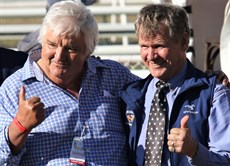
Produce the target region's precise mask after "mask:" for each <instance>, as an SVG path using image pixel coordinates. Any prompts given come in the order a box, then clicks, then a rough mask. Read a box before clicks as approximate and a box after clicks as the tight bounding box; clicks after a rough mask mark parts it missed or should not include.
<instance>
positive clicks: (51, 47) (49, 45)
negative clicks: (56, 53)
mask: <svg viewBox="0 0 230 166" xmlns="http://www.w3.org/2000/svg"><path fill="white" fill-rule="evenodd" d="M47 45H48V47H49V48H50V49H54V48H57V45H56V44H55V43H51V42H48V43H47Z"/></svg>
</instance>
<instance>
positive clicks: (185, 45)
mask: <svg viewBox="0 0 230 166" xmlns="http://www.w3.org/2000/svg"><path fill="white" fill-rule="evenodd" d="M181 46H182V49H183V50H184V51H187V49H188V47H189V34H188V33H187V32H184V33H183V35H182V40H181Z"/></svg>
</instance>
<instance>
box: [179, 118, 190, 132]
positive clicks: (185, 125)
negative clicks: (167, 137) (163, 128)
mask: <svg viewBox="0 0 230 166" xmlns="http://www.w3.org/2000/svg"><path fill="white" fill-rule="evenodd" d="M188 121H189V116H188V115H185V116H184V117H183V118H182V119H181V121H180V126H181V128H182V129H184V128H188Z"/></svg>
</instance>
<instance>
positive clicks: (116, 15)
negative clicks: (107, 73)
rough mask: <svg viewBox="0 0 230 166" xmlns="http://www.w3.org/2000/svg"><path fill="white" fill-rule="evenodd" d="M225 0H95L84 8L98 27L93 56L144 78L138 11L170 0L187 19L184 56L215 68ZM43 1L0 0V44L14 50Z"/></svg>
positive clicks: (36, 22)
mask: <svg viewBox="0 0 230 166" xmlns="http://www.w3.org/2000/svg"><path fill="white" fill-rule="evenodd" d="M227 1H228V0H97V1H96V3H94V4H92V5H89V6H88V7H89V8H90V10H91V11H92V13H93V14H94V15H95V17H96V19H97V22H98V26H99V32H100V35H99V37H100V38H99V45H98V46H97V47H96V50H95V52H94V55H96V56H100V57H101V58H102V59H113V60H116V61H118V62H120V63H122V64H123V65H125V66H127V67H128V68H129V69H131V71H132V72H134V73H135V74H137V75H139V76H141V77H145V76H147V75H148V73H149V72H148V71H147V70H146V68H145V67H144V65H143V64H142V62H141V59H140V55H139V46H138V45H137V40H136V36H135V32H134V21H135V19H136V16H137V13H138V11H139V10H140V9H141V8H142V7H143V6H144V5H146V4H148V3H153V2H156V3H166V2H170V3H173V4H176V5H179V6H182V7H184V8H185V10H186V11H187V12H188V14H189V18H190V29H191V32H192V33H191V34H192V35H191V38H190V47H189V50H188V52H187V57H188V58H189V59H190V61H191V62H192V63H193V64H194V65H195V66H196V67H198V68H199V69H201V70H203V71H206V70H207V69H211V70H219V69H220V60H219V40H220V32H221V28H222V25H223V20H224V9H225V6H226V3H227ZM46 4H47V1H46V0H0V47H6V48H12V49H16V50H17V45H18V42H19V41H20V40H22V39H23V38H24V37H25V36H26V35H27V34H29V33H30V32H33V31H36V30H38V29H39V27H40V25H41V22H42V19H43V18H44V16H45V14H46ZM229 28H230V27H229Z"/></svg>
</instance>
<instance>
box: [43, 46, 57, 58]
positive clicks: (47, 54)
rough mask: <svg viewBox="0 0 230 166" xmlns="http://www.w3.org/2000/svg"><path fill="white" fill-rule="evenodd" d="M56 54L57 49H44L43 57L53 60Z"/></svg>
mask: <svg viewBox="0 0 230 166" xmlns="http://www.w3.org/2000/svg"><path fill="white" fill-rule="evenodd" d="M55 54H56V50H55V49H49V48H47V47H43V48H42V57H43V58H46V59H51V58H52V57H54V56H55Z"/></svg>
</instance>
